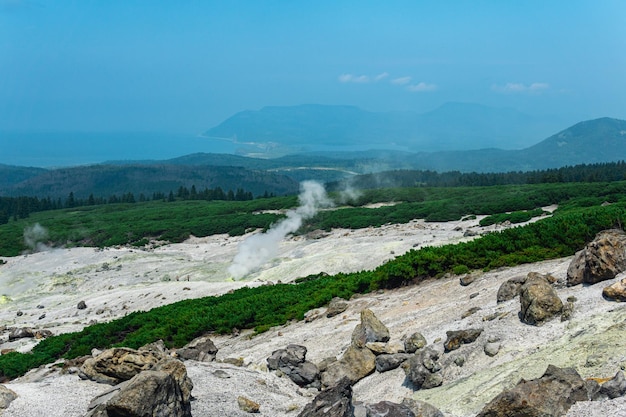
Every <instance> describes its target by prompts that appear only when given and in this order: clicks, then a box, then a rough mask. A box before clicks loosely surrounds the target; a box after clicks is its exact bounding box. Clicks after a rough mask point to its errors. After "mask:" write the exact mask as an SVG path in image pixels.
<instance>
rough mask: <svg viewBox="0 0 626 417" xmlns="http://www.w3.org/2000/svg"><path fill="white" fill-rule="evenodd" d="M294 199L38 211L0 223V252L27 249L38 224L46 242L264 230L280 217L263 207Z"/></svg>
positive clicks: (134, 241)
mask: <svg viewBox="0 0 626 417" xmlns="http://www.w3.org/2000/svg"><path fill="white" fill-rule="evenodd" d="M296 204H297V198H296V197H295V196H294V197H277V198H267V199H265V198H263V199H258V200H251V201H231V202H227V201H173V202H163V201H151V202H145V203H134V204H107V205H100V206H84V207H77V208H73V209H63V210H54V211H44V212H38V213H33V214H31V216H30V217H29V218H27V219H20V220H16V221H11V222H9V223H8V224H4V225H0V233H1V234H2V239H0V255H2V256H16V255H19V254H20V253H22V252H23V251H25V250H27V249H28V248H27V247H26V245H25V243H24V239H23V235H24V230H25V229H26V228H28V227H31V226H32V225H34V224H36V223H39V224H40V225H41V226H43V227H44V228H45V229H46V230H47V232H48V237H47V240H46V242H45V243H47V244H49V245H51V246H96V247H106V246H114V245H126V244H129V245H142V244H145V243H147V241H148V240H149V239H158V240H163V241H168V242H181V241H183V240H185V239H187V238H188V237H189V236H190V235H194V236H209V235H214V234H221V233H228V234H230V235H232V236H237V235H242V234H244V233H245V232H246V230H249V229H257V228H261V229H265V228H267V227H269V226H270V225H271V224H272V223H274V222H276V221H277V220H278V219H279V218H280V217H281V216H280V215H278V214H276V213H267V212H264V211H267V210H279V209H284V208H289V207H293V206H295V205H296Z"/></svg>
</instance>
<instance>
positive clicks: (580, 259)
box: [567, 229, 626, 286]
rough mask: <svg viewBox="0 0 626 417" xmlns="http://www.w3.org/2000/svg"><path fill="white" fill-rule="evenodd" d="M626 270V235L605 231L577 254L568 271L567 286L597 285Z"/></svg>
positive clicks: (617, 230) (617, 231) (615, 231)
mask: <svg viewBox="0 0 626 417" xmlns="http://www.w3.org/2000/svg"><path fill="white" fill-rule="evenodd" d="M624 270H626V233H624V232H623V231H622V230H619V229H611V230H604V231H602V232H600V233H598V234H597V235H596V237H595V238H594V239H593V240H592V241H591V242H589V243H588V244H587V245H586V246H585V247H584V248H583V250H581V251H580V252H578V253H576V255H575V256H574V259H573V260H572V262H571V263H570V265H569V268H568V269H567V285H568V286H573V285H578V284H581V283H586V284H595V283H597V282H600V281H605V280H608V279H613V278H615V276H617V274H619V273H620V272H622V271H624Z"/></svg>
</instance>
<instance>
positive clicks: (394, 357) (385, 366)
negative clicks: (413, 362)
mask: <svg viewBox="0 0 626 417" xmlns="http://www.w3.org/2000/svg"><path fill="white" fill-rule="evenodd" d="M412 356H413V355H412V354H410V353H394V354H389V355H386V354H383V355H378V356H376V371H377V372H387V371H391V370H392V369H396V368H397V367H399V366H400V365H402V363H403V362H405V361H407V360H409V359H411V357H412Z"/></svg>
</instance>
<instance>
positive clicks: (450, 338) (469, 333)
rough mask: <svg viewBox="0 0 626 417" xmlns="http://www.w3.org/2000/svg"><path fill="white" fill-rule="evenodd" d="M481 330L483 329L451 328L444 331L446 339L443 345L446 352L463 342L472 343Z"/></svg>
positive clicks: (458, 346)
mask: <svg viewBox="0 0 626 417" xmlns="http://www.w3.org/2000/svg"><path fill="white" fill-rule="evenodd" d="M482 332H483V329H465V330H452V331H447V332H446V336H447V338H446V341H445V342H444V344H443V347H444V349H445V351H446V352H450V351H453V350H456V349H458V348H460V347H461V345H463V344H467V343H472V342H474V341H475V340H476V339H478V336H480V334H481V333H482Z"/></svg>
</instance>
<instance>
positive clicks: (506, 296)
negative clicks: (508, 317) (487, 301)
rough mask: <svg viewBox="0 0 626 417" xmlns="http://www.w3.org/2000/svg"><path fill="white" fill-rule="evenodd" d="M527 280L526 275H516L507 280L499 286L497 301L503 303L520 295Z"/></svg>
mask: <svg viewBox="0 0 626 417" xmlns="http://www.w3.org/2000/svg"><path fill="white" fill-rule="evenodd" d="M525 282H526V277H524V276H521V277H515V278H511V279H509V280H508V281H505V282H503V283H502V285H500V288H498V295H497V296H496V297H497V302H498V303H503V302H505V301H509V300H512V299H514V298H516V297H518V296H519V294H520V291H521V289H522V285H524V283H525Z"/></svg>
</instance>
